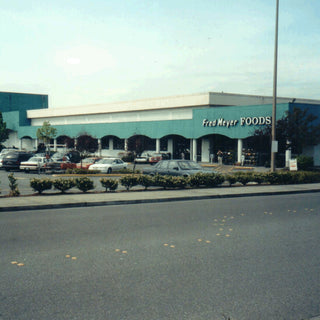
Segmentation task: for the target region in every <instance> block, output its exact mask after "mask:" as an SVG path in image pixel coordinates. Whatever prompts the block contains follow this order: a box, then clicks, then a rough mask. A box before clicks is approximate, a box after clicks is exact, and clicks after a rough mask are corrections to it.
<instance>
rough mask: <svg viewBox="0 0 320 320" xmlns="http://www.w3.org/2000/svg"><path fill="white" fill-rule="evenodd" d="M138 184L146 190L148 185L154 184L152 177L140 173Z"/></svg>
mask: <svg viewBox="0 0 320 320" xmlns="http://www.w3.org/2000/svg"><path fill="white" fill-rule="evenodd" d="M138 184H139V185H141V186H143V187H144V189H145V190H147V189H148V187H150V186H152V185H153V184H154V179H153V177H151V176H149V175H145V174H142V175H140V176H139V177H138Z"/></svg>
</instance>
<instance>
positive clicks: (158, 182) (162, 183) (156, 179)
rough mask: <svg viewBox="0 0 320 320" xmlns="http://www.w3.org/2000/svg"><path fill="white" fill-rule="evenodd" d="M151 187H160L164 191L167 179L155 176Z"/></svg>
mask: <svg viewBox="0 0 320 320" xmlns="http://www.w3.org/2000/svg"><path fill="white" fill-rule="evenodd" d="M153 185H154V186H155V187H162V188H163V189H166V187H167V179H166V178H165V176H162V175H160V174H156V175H155V176H154V177H153Z"/></svg>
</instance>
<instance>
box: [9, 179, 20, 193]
mask: <svg viewBox="0 0 320 320" xmlns="http://www.w3.org/2000/svg"><path fill="white" fill-rule="evenodd" d="M8 179H9V188H10V192H9V196H10V197H17V196H19V195H20V191H19V188H18V183H17V179H16V178H15V177H14V175H13V173H10V174H8Z"/></svg>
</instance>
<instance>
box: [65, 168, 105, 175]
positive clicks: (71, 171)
mask: <svg viewBox="0 0 320 320" xmlns="http://www.w3.org/2000/svg"><path fill="white" fill-rule="evenodd" d="M96 173H100V170H88V169H85V168H72V169H71V168H68V169H67V170H66V174H96Z"/></svg>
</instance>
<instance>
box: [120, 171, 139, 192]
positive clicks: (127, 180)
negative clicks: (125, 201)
mask: <svg viewBox="0 0 320 320" xmlns="http://www.w3.org/2000/svg"><path fill="white" fill-rule="evenodd" d="M120 184H121V185H122V186H124V187H126V189H127V191H128V190H129V189H130V188H132V187H134V186H136V185H138V177H137V176H136V175H134V174H132V175H128V176H124V177H121V178H120Z"/></svg>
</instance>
